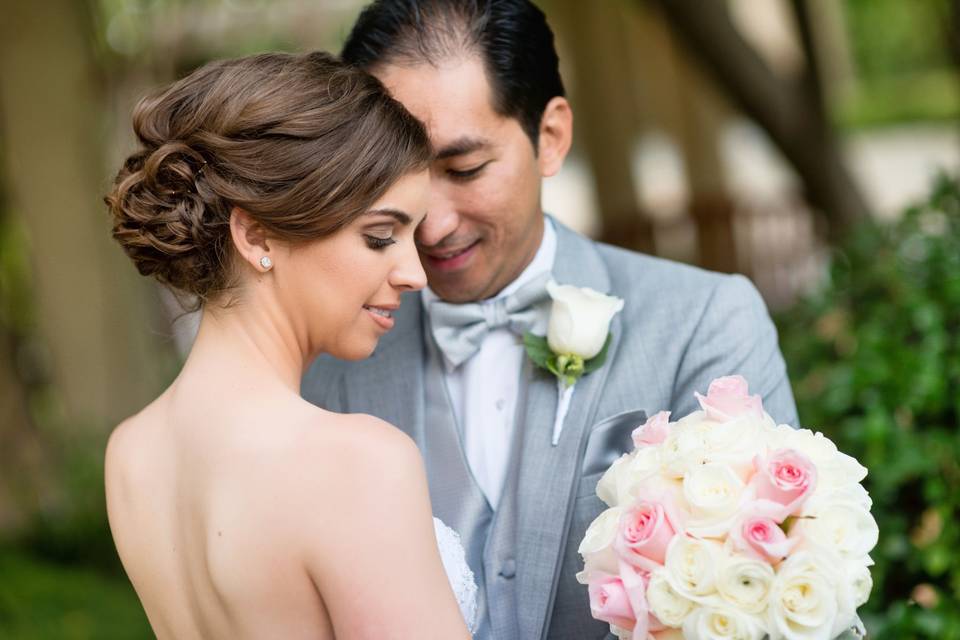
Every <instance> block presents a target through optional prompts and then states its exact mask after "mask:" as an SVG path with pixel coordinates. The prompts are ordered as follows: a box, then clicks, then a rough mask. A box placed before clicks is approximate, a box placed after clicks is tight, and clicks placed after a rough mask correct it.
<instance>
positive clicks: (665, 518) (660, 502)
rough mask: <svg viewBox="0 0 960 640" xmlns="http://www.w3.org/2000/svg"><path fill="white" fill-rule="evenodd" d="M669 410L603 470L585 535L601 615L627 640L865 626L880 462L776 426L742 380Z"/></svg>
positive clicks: (795, 635)
mask: <svg viewBox="0 0 960 640" xmlns="http://www.w3.org/2000/svg"><path fill="white" fill-rule="evenodd" d="M697 399H698V400H699V402H700V407H701V409H702V410H700V411H696V412H694V413H691V414H690V415H688V416H686V417H684V418H682V419H680V420H679V421H677V422H670V421H669V416H670V414H669V413H668V412H661V413H658V414H657V415H655V416H653V417H652V418H650V419H649V420H648V421H647V422H646V423H645V424H643V425H641V426H639V427H638V428H637V429H636V430H635V431H634V433H633V441H634V444H635V446H636V448H635V449H634V450H633V451H632V452H630V453H627V454H624V455H623V456H622V457H621V458H620V459H619V460H617V461H616V462H615V463H614V464H613V465H612V466H611V467H610V469H608V470H607V472H606V473H605V474H604V475H603V477H602V478H601V480H600V482H599V484H598V485H597V495H598V496H599V497H600V499H601V500H603V501H604V502H605V503H606V504H607V505H608V506H609V507H610V508H609V509H607V510H606V511H604V512H603V513H602V514H601V515H600V516H599V517H597V519H596V520H594V521H593V523H592V524H591V525H590V528H589V529H588V530H587V532H586V535H585V536H584V539H583V541H582V542H581V544H580V554H581V555H582V556H583V558H584V563H585V567H584V570H583V571H582V572H581V573H579V574H578V575H577V579H578V580H579V581H580V582H581V583H582V584H586V585H587V586H588V589H589V594H590V607H591V611H592V614H593V616H594V617H595V618H597V619H598V620H603V621H604V622H608V623H610V627H611V632H612V633H613V634H614V635H616V636H617V637H619V638H620V639H621V640H626V639H630V640H648V639H650V638H657V639H664V638H687V639H688V640H696V639H700V640H708V639H709V640H712V639H714V638H717V639H719V638H729V639H744V640H746V639H757V640H760V639H762V638H765V637H769V638H771V640H778V639H781V638H784V639H788V640H801V639H803V640H808V639H810V640H812V639H822V640H830V639H832V638H836V637H837V636H838V635H841V634H842V633H844V632H845V631H847V630H849V629H851V628H856V629H858V630H859V629H861V625H860V620H859V617H858V616H857V613H856V611H857V608H858V607H859V606H860V605H862V604H863V603H864V602H866V601H867V598H868V596H869V595H870V589H871V587H872V586H873V583H872V580H871V578H870V571H869V567H870V565H872V564H873V562H872V560H871V559H870V556H869V553H870V551H871V550H872V549H873V547H874V545H876V543H877V535H878V530H877V524H876V521H875V520H874V519H873V516H871V515H870V507H871V500H870V496H869V495H868V494H867V492H866V490H865V489H864V488H863V486H862V485H861V484H860V482H861V480H863V478H864V477H865V476H866V475H867V470H866V469H865V468H864V467H863V466H862V465H860V464H859V463H858V462H857V461H856V460H855V459H854V458H852V457H850V456H848V455H845V454H843V453H841V452H840V451H838V450H837V447H836V446H835V445H834V444H833V442H831V441H830V440H829V439H828V438H826V437H824V436H823V434H821V433H814V432H812V431H809V430H806V429H801V430H796V429H793V428H791V427H789V426H787V425H778V424H776V423H775V422H774V421H773V420H772V419H771V418H770V416H769V415H767V414H766V413H764V411H763V406H762V404H761V401H760V397H759V396H751V395H748V391H747V382H746V380H744V379H743V378H741V377H739V376H734V377H727V378H720V379H717V380H714V381H713V383H711V385H710V389H709V391H708V393H707V395H706V396H702V395H700V394H697Z"/></svg>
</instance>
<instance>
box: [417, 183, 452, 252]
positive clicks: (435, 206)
mask: <svg viewBox="0 0 960 640" xmlns="http://www.w3.org/2000/svg"><path fill="white" fill-rule="evenodd" d="M459 225H460V216H459V215H458V214H457V210H456V207H455V206H454V203H453V202H452V201H451V199H450V198H448V197H446V195H445V194H444V193H443V191H442V190H441V189H436V188H431V190H430V203H429V204H428V206H427V217H426V218H424V219H423V222H421V223H420V226H419V227H417V244H419V245H420V246H421V247H422V248H425V249H429V248H430V247H433V246H435V245H437V244H440V242H442V241H443V239H444V238H446V237H447V236H449V235H450V234H451V233H453V232H454V231H456V230H457V227H458V226H459Z"/></svg>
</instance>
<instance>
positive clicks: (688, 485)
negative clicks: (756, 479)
mask: <svg viewBox="0 0 960 640" xmlns="http://www.w3.org/2000/svg"><path fill="white" fill-rule="evenodd" d="M743 490H744V484H743V480H741V479H740V477H739V476H737V474H736V473H734V472H733V470H732V469H731V468H730V467H729V466H727V465H725V464H715V463H710V464H703V465H700V466H698V467H694V468H693V469H691V470H690V471H689V472H688V473H687V475H686V476H685V477H684V479H683V497H684V498H686V500H687V504H688V505H689V508H690V512H691V517H690V520H689V522H688V524H687V531H689V532H690V533H691V534H693V535H695V536H700V537H718V536H722V535H724V534H726V532H727V530H728V529H729V528H730V523H731V521H732V520H733V518H734V517H736V515H737V507H739V506H740V501H741V498H742V496H743Z"/></svg>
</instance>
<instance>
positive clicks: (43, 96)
mask: <svg viewBox="0 0 960 640" xmlns="http://www.w3.org/2000/svg"><path fill="white" fill-rule="evenodd" d="M88 9H89V7H88V6H87V4H86V3H84V2H76V1H75V0H46V1H45V2H35V1H34V0H11V1H8V2H6V3H5V4H4V16H3V20H0V128H2V130H3V132H4V149H3V151H4V152H5V156H6V157H5V158H4V160H5V164H6V175H7V178H8V182H9V195H10V203H9V204H10V211H11V213H12V215H13V216H14V217H15V218H18V219H19V220H20V221H21V223H22V224H23V226H24V228H25V229H26V231H27V236H28V241H29V246H30V250H31V253H32V260H31V267H32V271H33V278H32V280H33V282H34V284H35V296H36V297H35V302H36V306H37V311H38V314H37V315H38V318H39V326H38V327H37V328H36V329H37V330H38V333H39V337H40V338H41V341H42V343H43V344H44V347H45V349H46V351H47V352H48V354H49V373H50V378H51V379H52V381H53V384H54V386H55V389H56V391H57V394H56V395H57V399H58V401H59V405H61V407H62V410H61V411H60V416H59V417H60V419H61V420H64V421H65V422H64V424H65V425H66V426H68V427H69V428H77V427H82V428H96V429H100V430H103V429H105V428H106V427H108V426H109V425H112V424H115V423H116V422H117V421H118V420H120V419H121V418H123V417H125V416H126V415H129V414H130V413H132V412H133V411H135V410H137V409H138V408H140V407H142V406H143V404H145V403H146V401H147V400H148V399H149V398H150V397H151V396H152V395H153V394H154V393H156V391H157V389H158V386H159V384H160V380H159V371H158V370H159V369H160V367H159V362H158V357H159V354H160V353H161V350H160V349H159V348H157V344H156V339H155V337H154V336H155V335H156V334H158V333H159V331H158V328H159V327H156V326H154V327H151V324H157V321H156V320H154V319H153V318H155V317H157V316H156V315H155V313H154V310H153V307H154V305H155V304H156V303H155V302H154V300H153V298H154V297H155V296H154V294H153V292H152V290H151V289H149V288H147V287H146V286H144V283H143V282H138V281H135V270H134V269H133V268H132V267H131V266H130V265H129V263H127V261H126V259H125V258H124V257H123V255H122V252H121V251H120V250H119V248H118V247H117V246H115V245H114V243H113V242H112V240H111V239H110V234H109V221H108V219H107V215H106V212H105V207H104V205H103V204H102V196H103V193H104V191H105V190H106V188H107V187H108V185H109V182H110V179H109V177H108V176H107V172H106V171H104V170H103V166H102V157H103V137H104V136H103V134H102V132H103V131H104V129H105V127H104V126H103V123H102V122H101V116H102V114H103V112H104V110H105V109H104V104H106V100H105V99H104V98H105V96H103V95H102V93H103V91H102V88H101V84H100V82H99V81H98V80H99V78H98V76H97V74H96V73H95V68H94V64H93V55H92V52H91V47H90V43H91V42H92V40H93V35H92V34H93V31H92V25H91V20H90V16H89V15H88V13H87V10H88Z"/></svg>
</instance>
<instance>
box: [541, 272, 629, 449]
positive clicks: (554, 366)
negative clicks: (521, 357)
mask: <svg viewBox="0 0 960 640" xmlns="http://www.w3.org/2000/svg"><path fill="white" fill-rule="evenodd" d="M547 292H548V293H549V294H550V297H551V298H552V299H553V306H552V308H551V310H550V322H549V324H548V327H547V335H546V336H538V335H535V334H533V333H527V334H525V335H524V337H523V344H524V347H525V348H526V351H527V355H528V356H529V357H530V360H531V361H533V363H534V364H535V365H537V366H538V367H540V368H542V369H546V370H547V371H549V372H550V373H552V374H553V375H554V376H556V378H557V411H556V414H555V416H554V425H553V431H552V436H551V443H552V444H553V446H557V444H558V443H559V442H560V432H561V431H562V430H563V422H564V419H565V418H566V416H567V412H568V410H569V408H570V401H571V398H572V397H573V388H574V386H575V385H576V384H577V380H579V379H580V378H581V377H582V376H584V375H586V374H588V373H590V372H592V371H596V370H597V369H599V368H600V367H601V366H603V363H604V362H606V359H607V350H608V349H609V348H610V341H611V339H612V338H613V335H612V334H611V333H610V321H611V320H612V319H613V316H614V315H616V314H617V312H619V311H620V310H621V309H623V300H622V299H621V298H616V297H614V296H608V295H604V294H602V293H599V292H597V291H594V290H593V289H588V288H585V287H574V286H571V285H559V284H557V283H556V282H554V281H552V280H551V281H550V282H548V283H547Z"/></svg>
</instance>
